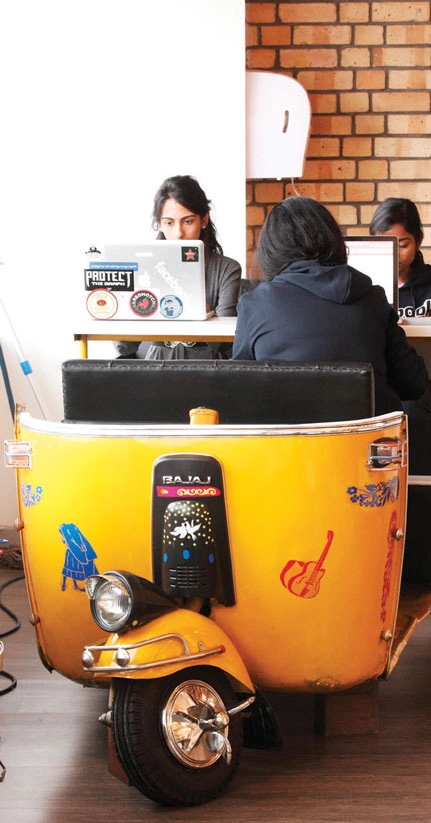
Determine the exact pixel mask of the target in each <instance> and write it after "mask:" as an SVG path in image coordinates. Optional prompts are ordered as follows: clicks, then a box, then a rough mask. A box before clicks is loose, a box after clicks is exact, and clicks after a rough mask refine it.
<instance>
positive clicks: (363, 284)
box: [233, 260, 428, 414]
mask: <svg viewBox="0 0 431 823" xmlns="http://www.w3.org/2000/svg"><path fill="white" fill-rule="evenodd" d="M233 358H234V359H235V360H287V361H312V362H313V361H314V362H319V361H350V362H366V363H371V364H372V366H373V368H374V378H375V391H376V414H384V413H386V412H388V411H394V410H396V409H401V408H402V406H401V402H400V399H401V400H410V399H415V398H418V397H420V396H421V395H422V394H423V392H424V391H425V389H426V387H427V385H428V375H427V370H426V366H425V363H424V361H423V359H422V358H421V357H420V356H419V355H418V354H417V353H416V351H415V349H414V348H412V346H410V345H409V344H408V342H407V338H406V335H405V333H404V330H403V329H402V328H401V327H400V326H399V325H398V318H397V315H396V313H395V312H394V310H393V309H392V307H391V306H390V305H389V303H388V301H387V299H386V295H385V293H384V290H383V289H382V288H381V287H380V286H373V285H372V282H371V279H370V278H369V277H368V276H367V275H366V274H362V273H361V272H358V271H356V270H355V269H353V268H351V267H350V266H347V265H341V266H321V265H320V264H319V263H317V262H316V261H315V260H309V261H306V260H301V261H296V262H295V263H291V264H290V265H289V266H288V267H287V268H286V269H285V270H284V271H282V272H281V273H280V274H278V275H277V276H276V277H274V279H273V280H271V281H270V282H262V283H261V284H260V285H259V286H258V287H257V288H256V289H254V290H253V291H251V292H249V293H248V294H244V295H243V296H242V297H241V298H240V300H239V302H238V321H237V327H236V334H235V340H234V345H233Z"/></svg>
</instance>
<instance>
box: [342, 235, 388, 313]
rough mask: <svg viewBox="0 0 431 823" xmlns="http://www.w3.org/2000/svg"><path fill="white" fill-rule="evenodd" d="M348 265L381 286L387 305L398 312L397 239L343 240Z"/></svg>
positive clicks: (361, 238) (350, 238)
mask: <svg viewBox="0 0 431 823" xmlns="http://www.w3.org/2000/svg"><path fill="white" fill-rule="evenodd" d="M344 241H345V243H346V247H347V252H348V264H349V266H352V267H353V268H354V269H357V270H358V271H361V272H363V273H364V274H368V276H369V277H371V280H372V281H373V283H374V285H375V286H382V287H383V288H384V290H385V292H386V297H387V299H388V303H390V304H391V306H393V307H394V309H395V311H396V312H398V239H397V238H396V237H389V236H387V235H384V236H382V235H377V234H376V235H358V236H347V237H345V238H344Z"/></svg>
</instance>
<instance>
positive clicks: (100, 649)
mask: <svg viewBox="0 0 431 823" xmlns="http://www.w3.org/2000/svg"><path fill="white" fill-rule="evenodd" d="M159 640H179V642H180V643H181V645H182V647H183V649H184V654H190V649H189V647H188V645H187V643H186V641H185V640H184V637H181V635H180V634H173V633H169V634H159V635H157V637H149V638H148V639H147V640H138V641H137V642H136V643H120V644H119V645H115V644H114V645H111V646H107V645H105V644H103V643H96V645H95V646H84V651H89V652H116V651H118V649H126V650H127V651H129V649H140V648H142V647H143V646H150V645H151V643H158V642H159Z"/></svg>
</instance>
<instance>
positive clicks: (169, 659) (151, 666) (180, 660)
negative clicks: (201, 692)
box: [84, 638, 225, 672]
mask: <svg viewBox="0 0 431 823" xmlns="http://www.w3.org/2000/svg"><path fill="white" fill-rule="evenodd" d="M156 639H157V640H159V639H160V638H156ZM88 648H91V647H88ZM97 648H99V651H104V647H102V648H100V647H97ZM114 648H115V649H120V648H122V647H121V646H115V647H114ZM224 651H225V649H224V648H223V646H217V648H215V649H208V650H207V651H205V652H195V653H194V654H190V653H189V654H182V655H180V656H179V657H167V658H165V659H164V660H153V661H152V662H151V663H137V664H136V665H134V666H133V665H132V666H118V665H117V666H98V665H97V664H95V665H94V666H89V667H88V668H86V667H84V671H86V672H137V671H143V670H144V669H155V668H158V667H160V666H170V665H175V664H176V663H184V662H185V661H187V663H188V662H189V660H202V659H203V658H204V657H212V655H214V654H223V653H224Z"/></svg>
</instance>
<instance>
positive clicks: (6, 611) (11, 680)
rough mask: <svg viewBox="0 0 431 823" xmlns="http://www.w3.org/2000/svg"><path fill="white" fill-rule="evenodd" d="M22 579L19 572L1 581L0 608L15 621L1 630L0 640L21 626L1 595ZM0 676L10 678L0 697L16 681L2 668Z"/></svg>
mask: <svg viewBox="0 0 431 823" xmlns="http://www.w3.org/2000/svg"><path fill="white" fill-rule="evenodd" d="M23 579H24V575H23V574H20V575H18V577H13V578H12V579H11V580H6V582H5V583H2V585H1V586H0V609H1V610H2V611H3V612H5V614H7V615H8V616H9V617H10V618H11V619H12V620H14V621H15V625H14V626H12V628H11V629H8V630H7V631H5V632H2V633H1V634H0V640H1V639H2V638H3V637H8V636H9V635H10V634H13V633H14V632H17V631H18V629H19V628H21V621H20V620H19V618H18V617H17V616H16V614H14V612H13V611H11V610H10V609H8V607H7V606H5V605H4V603H2V600H1V596H2V594H3V590H4V589H5V588H6V586H11V585H12V583H17V582H18V580H23ZM0 677H5V678H6V680H10V686H6V687H5V688H4V689H0V697H2V695H4V694H8V692H11V691H12V689H14V688H15V686H16V684H17V681H16V678H15V677H14V676H13V674H9V672H5V671H4V670H0Z"/></svg>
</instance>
